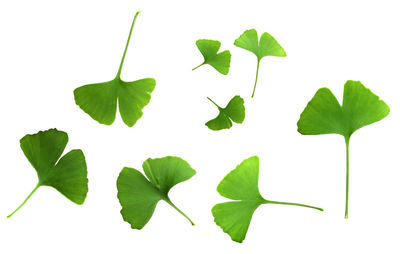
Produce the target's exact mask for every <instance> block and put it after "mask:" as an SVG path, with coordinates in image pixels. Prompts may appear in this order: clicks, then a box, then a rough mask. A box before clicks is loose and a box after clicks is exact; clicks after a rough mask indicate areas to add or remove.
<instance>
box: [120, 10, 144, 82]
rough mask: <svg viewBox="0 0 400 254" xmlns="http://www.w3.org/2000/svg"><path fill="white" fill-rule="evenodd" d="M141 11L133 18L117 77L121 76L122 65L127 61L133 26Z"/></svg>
mask: <svg viewBox="0 0 400 254" xmlns="http://www.w3.org/2000/svg"><path fill="white" fill-rule="evenodd" d="M139 13H140V11H138V12H136V14H135V17H134V18H133V22H132V25H131V30H130V31H129V36H128V40H127V42H126V46H125V50H124V54H123V55H122V59H121V63H120V65H119V69H118V73H117V77H116V78H119V77H120V76H121V70H122V65H123V64H124V61H125V55H126V51H127V50H128V46H129V41H130V40H131V35H132V30H133V27H134V26H135V22H136V18H137V16H138V15H139Z"/></svg>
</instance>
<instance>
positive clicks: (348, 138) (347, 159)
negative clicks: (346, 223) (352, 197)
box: [344, 137, 350, 219]
mask: <svg viewBox="0 0 400 254" xmlns="http://www.w3.org/2000/svg"><path fill="white" fill-rule="evenodd" d="M345 142H346V210H345V212H344V218H345V219H348V218H349V144H350V137H345Z"/></svg>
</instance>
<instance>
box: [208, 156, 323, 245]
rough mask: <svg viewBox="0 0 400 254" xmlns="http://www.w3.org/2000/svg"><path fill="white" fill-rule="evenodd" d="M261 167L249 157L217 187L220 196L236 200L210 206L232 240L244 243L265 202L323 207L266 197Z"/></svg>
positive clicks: (256, 158)
mask: <svg viewBox="0 0 400 254" xmlns="http://www.w3.org/2000/svg"><path fill="white" fill-rule="evenodd" d="M258 170H259V160H258V157H257V156H253V157H250V158H248V159H246V160H244V161H243V162H242V163H241V164H240V165H238V166H237V167H236V168H235V169H234V170H232V171H231V172H230V173H229V174H227V175H226V176H225V177H224V179H222V181H221V182H220V183H219V185H218V187H217V191H218V192H219V194H221V196H223V197H226V198H229V199H233V200H237V201H233V202H226V203H220V204H216V205H215V206H214V207H213V208H212V210H211V212H212V214H213V216H214V221H215V223H216V224H217V225H218V226H220V227H221V228H222V230H223V231H224V232H225V233H227V234H229V236H230V237H231V239H232V240H233V241H236V242H239V243H241V242H242V241H243V240H244V238H245V237H246V233H247V231H248V228H249V225H250V221H251V218H252V217H253V213H254V211H255V210H256V209H257V207H259V206H260V205H262V204H281V205H295V206H302V207H308V208H313V209H317V210H320V211H323V210H322V209H321V208H318V207H314V206H309V205H303V204H299V203H288V202H279V201H271V200H266V199H264V198H263V197H262V196H261V194H260V192H259V190H258V173H259V172H258Z"/></svg>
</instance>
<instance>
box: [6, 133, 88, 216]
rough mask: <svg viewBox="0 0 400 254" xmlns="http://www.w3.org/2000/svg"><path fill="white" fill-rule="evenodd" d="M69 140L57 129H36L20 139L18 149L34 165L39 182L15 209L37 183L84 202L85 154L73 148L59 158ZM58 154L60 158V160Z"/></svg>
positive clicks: (38, 185) (75, 201)
mask: <svg viewBox="0 0 400 254" xmlns="http://www.w3.org/2000/svg"><path fill="white" fill-rule="evenodd" d="M67 143H68V135H67V133H65V132H63V131H58V130H57V129H50V130H47V131H39V132H38V133H36V134H33V135H26V136H25V137H23V138H22V139H21V140H20V144H21V149H22V151H23V152H24V154H25V156H26V158H27V159H28V160H29V162H30V163H31V164H32V166H33V167H34V168H35V170H36V172H37V175H38V179H39V180H38V183H37V185H36V187H35V188H34V189H33V191H32V192H31V193H30V194H29V196H28V197H27V198H26V199H25V201H24V202H23V203H22V204H21V205H20V206H19V207H18V208H17V209H16V210H15V211H14V212H13V213H11V214H10V215H9V216H8V218H9V217H11V216H12V215H13V214H14V213H15V212H17V211H18V210H19V209H20V208H21V207H22V206H23V205H24V204H25V203H26V201H28V199H29V198H30V197H31V196H32V195H33V193H34V192H35V191H36V190H37V189H38V188H39V187H40V186H50V187H53V188H55V189H56V190H58V191H59V192H60V193H61V194H63V195H64V196H65V197H67V198H68V199H69V200H71V201H72V202H74V203H76V204H79V205H80V204H83V202H84V201H85V198H86V194H87V192H88V179H87V168H86V162H85V156H84V155H83V153H82V151H81V150H72V151H70V152H68V153H67V154H65V155H64V156H63V157H61V155H62V153H63V151H64V149H65V146H66V145H67ZM60 157H61V159H60Z"/></svg>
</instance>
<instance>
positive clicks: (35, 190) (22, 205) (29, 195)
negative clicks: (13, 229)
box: [7, 184, 40, 219]
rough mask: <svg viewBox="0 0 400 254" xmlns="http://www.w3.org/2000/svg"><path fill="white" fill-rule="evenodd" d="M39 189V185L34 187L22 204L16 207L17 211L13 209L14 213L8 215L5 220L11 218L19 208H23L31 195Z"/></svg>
mask: <svg viewBox="0 0 400 254" xmlns="http://www.w3.org/2000/svg"><path fill="white" fill-rule="evenodd" d="M39 187H40V185H39V184H38V185H36V187H35V188H34V189H33V190H32V192H31V193H30V194H29V195H28V197H27V198H26V199H25V200H24V202H22V204H21V205H20V206H18V207H17V209H15V211H14V212H12V213H11V214H10V215H8V216H7V219H8V218H10V217H11V216H13V214H14V213H16V212H17V211H18V210H19V209H20V208H21V207H23V206H24V205H25V203H26V201H28V200H29V198H30V197H31V196H32V195H33V193H35V191H36V190H37V189H38V188H39Z"/></svg>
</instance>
